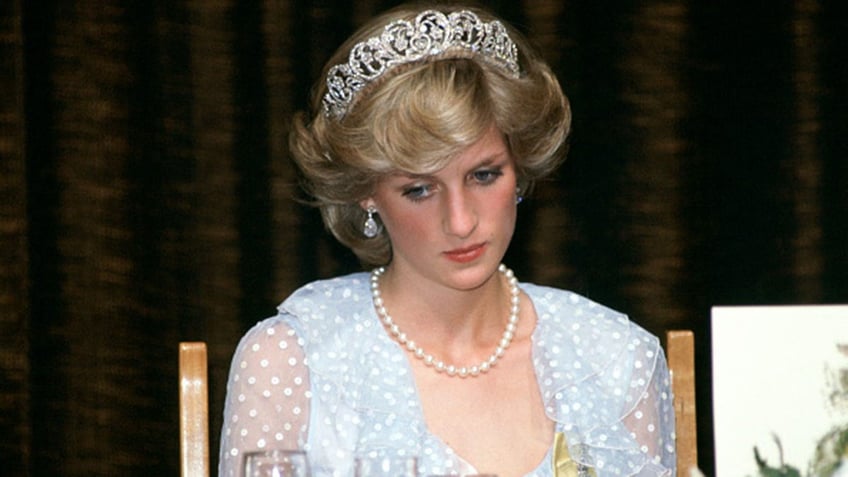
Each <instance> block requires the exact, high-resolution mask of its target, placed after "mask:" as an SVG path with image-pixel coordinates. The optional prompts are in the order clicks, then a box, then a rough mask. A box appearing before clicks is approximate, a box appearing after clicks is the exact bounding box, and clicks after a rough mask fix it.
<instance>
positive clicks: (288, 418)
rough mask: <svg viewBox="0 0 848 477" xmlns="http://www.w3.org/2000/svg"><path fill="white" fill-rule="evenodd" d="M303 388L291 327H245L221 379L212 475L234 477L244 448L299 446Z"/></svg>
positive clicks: (305, 400) (305, 403) (304, 419)
mask: <svg viewBox="0 0 848 477" xmlns="http://www.w3.org/2000/svg"><path fill="white" fill-rule="evenodd" d="M309 389H310V386H309V375H308V372H307V368H306V365H305V363H304V352H303V348H302V342H301V341H300V339H299V338H298V337H297V335H296V334H295V333H294V330H292V329H291V328H290V327H289V326H288V325H287V324H285V323H284V322H283V321H281V320H280V318H271V319H268V320H265V321H263V322H261V323H259V324H257V325H256V326H255V327H254V328H253V329H251V330H250V331H248V332H247V334H246V335H245V336H244V337H243V338H242V339H241V341H240V342H239V344H238V346H237V348H236V351H235V354H234V356H233V360H232V364H231V367H230V374H229V379H228V381H227V396H226V401H225V405H224V422H223V428H222V430H221V449H220V460H219V464H218V465H219V467H218V474H219V475H220V476H222V477H238V476H240V475H241V470H240V469H241V466H242V465H243V464H242V459H243V454H244V453H245V452H250V451H253V450H260V449H265V448H287V449H295V448H301V447H303V445H304V443H305V439H306V432H307V424H308V422H309V401H310V396H311V393H310V390H309Z"/></svg>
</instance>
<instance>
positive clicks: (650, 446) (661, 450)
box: [623, 347, 676, 475]
mask: <svg viewBox="0 0 848 477" xmlns="http://www.w3.org/2000/svg"><path fill="white" fill-rule="evenodd" d="M639 357H641V359H640V358H639ZM634 364H635V368H634V371H635V373H636V379H635V380H634V382H633V383H632V385H634V386H635V389H641V390H642V394H641V395H640V396H638V397H637V399H636V404H635V406H634V407H633V409H631V410H630V412H629V413H627V414H626V415H625V416H624V419H623V422H624V425H625V426H626V427H627V428H628V429H629V430H630V433H631V435H632V436H633V437H634V438H635V439H636V441H637V442H638V443H639V444H640V450H641V451H642V452H644V453H646V454H647V455H648V456H649V458H650V460H651V464H652V467H653V466H661V468H665V469H669V471H668V475H670V474H671V471H670V469H673V468H674V467H675V465H676V455H675V445H674V439H675V437H674V406H673V403H672V396H671V392H670V384H671V383H670V376H669V372H668V366H667V364H666V360H665V355H664V354H663V350H662V348H659V347H657V348H653V347H639V348H637V360H636V361H635V363H634ZM640 370H644V375H643V376H639V374H640V373H639V371H640ZM645 380H647V385H644V383H645ZM640 475H641V474H640ZM650 475H654V474H650ZM663 475H666V474H663Z"/></svg>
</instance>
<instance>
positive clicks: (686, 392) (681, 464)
mask: <svg viewBox="0 0 848 477" xmlns="http://www.w3.org/2000/svg"><path fill="white" fill-rule="evenodd" d="M666 352H667V354H668V368H669V370H670V371H671V390H672V392H673V393H674V414H675V419H676V429H675V432H676V434H677V475H680V476H688V475H689V473H690V471H691V470H692V469H696V468H697V467H698V425H697V420H696V417H697V415H696V413H695V410H696V409H695V335H694V334H693V333H692V331H690V330H671V331H668V332H667V333H666Z"/></svg>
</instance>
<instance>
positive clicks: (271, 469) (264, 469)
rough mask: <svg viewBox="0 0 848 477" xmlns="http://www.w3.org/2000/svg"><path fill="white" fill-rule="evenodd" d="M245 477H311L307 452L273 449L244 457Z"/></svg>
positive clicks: (249, 453) (250, 453) (251, 453)
mask: <svg viewBox="0 0 848 477" xmlns="http://www.w3.org/2000/svg"><path fill="white" fill-rule="evenodd" d="M244 477H310V471H309V461H307V460H306V452H303V451H300V450H282V449H271V450H264V451H255V452H248V453H247V454H245V455H244Z"/></svg>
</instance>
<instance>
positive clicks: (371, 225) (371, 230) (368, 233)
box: [362, 205, 380, 238]
mask: <svg viewBox="0 0 848 477" xmlns="http://www.w3.org/2000/svg"><path fill="white" fill-rule="evenodd" d="M366 212H368V218H367V219H365V224H364V225H363V227H362V235H365V237H367V238H374V237H376V236H377V235H378V234H379V233H380V224H378V223H377V221H376V220H374V213H375V212H377V208H376V207H374V206H373V205H369V206H368V210H367V211H366Z"/></svg>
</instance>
